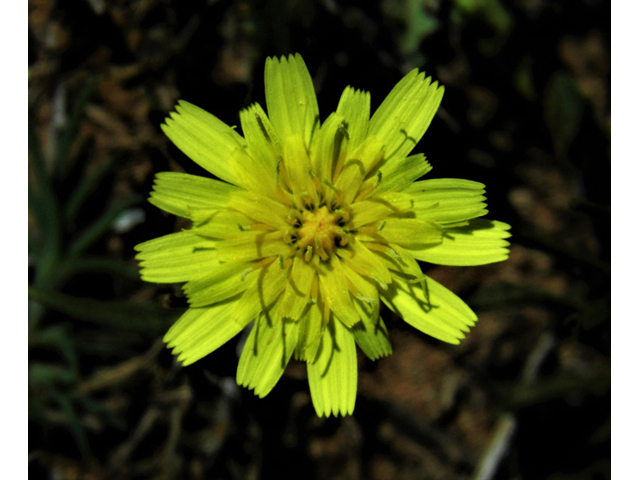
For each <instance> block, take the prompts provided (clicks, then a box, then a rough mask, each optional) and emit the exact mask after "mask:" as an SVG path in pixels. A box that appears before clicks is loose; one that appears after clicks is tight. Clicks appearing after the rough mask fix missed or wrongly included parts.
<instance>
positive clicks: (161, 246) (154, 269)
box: [135, 231, 220, 283]
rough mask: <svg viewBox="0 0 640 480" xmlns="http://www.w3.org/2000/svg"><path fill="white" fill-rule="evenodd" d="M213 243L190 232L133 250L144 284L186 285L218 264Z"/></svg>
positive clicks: (174, 235)
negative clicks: (178, 283) (185, 283)
mask: <svg viewBox="0 0 640 480" xmlns="http://www.w3.org/2000/svg"><path fill="white" fill-rule="evenodd" d="M214 247H215V242H213V241H212V240H209V239H206V238H203V237H200V236H198V235H194V234H193V233H192V232H190V231H183V232H178V233H171V234H169V235H165V236H164V237H160V238H155V239H153V240H149V241H148V242H144V243H141V244H139V245H137V246H136V247H135V249H136V250H137V251H138V252H140V253H138V255H136V259H137V260H139V261H140V276H141V277H142V279H143V280H144V281H146V282H155V283H174V282H186V281H187V280H191V279H192V278H197V277H199V276H201V275H202V274H203V273H204V272H206V271H207V269H211V268H215V267H217V266H218V264H219V263H220V262H219V260H218V254H217V252H216V251H215V250H214Z"/></svg>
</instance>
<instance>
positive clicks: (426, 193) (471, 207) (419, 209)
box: [404, 178, 487, 225]
mask: <svg viewBox="0 0 640 480" xmlns="http://www.w3.org/2000/svg"><path fill="white" fill-rule="evenodd" d="M404 192H405V193H409V194H410V195H411V198H412V199H413V208H414V211H415V212H416V216H417V217H418V218H420V219H423V220H426V221H429V222H436V223H439V224H441V225H452V224H457V223H460V222H462V223H466V222H467V220H470V219H472V218H476V217H480V216H482V215H486V214H487V209H486V203H484V201H485V200H486V198H485V197H484V195H483V193H484V185H483V184H481V183H478V182H473V181H471V180H461V179H457V178H437V179H430V180H423V181H420V182H415V183H414V184H412V185H411V186H409V187H408V188H407V189H406V190H405V191H404Z"/></svg>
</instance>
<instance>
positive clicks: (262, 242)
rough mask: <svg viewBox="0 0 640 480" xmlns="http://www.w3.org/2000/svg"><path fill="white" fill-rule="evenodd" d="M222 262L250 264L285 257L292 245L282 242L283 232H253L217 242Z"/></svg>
mask: <svg viewBox="0 0 640 480" xmlns="http://www.w3.org/2000/svg"><path fill="white" fill-rule="evenodd" d="M216 249H217V250H218V258H219V259H220V261H221V262H250V261H252V260H259V259H261V258H265V257H271V256H274V255H285V254H288V253H289V252H290V251H291V245H287V244H286V243H284V241H283V240H282V233H281V232H266V231H260V230H251V231H249V232H242V235H240V236H238V237H235V238H229V239H227V240H221V241H219V242H216Z"/></svg>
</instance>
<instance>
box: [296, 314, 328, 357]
mask: <svg viewBox="0 0 640 480" xmlns="http://www.w3.org/2000/svg"><path fill="white" fill-rule="evenodd" d="M322 332H323V325H322V312H321V311H320V307H319V306H318V304H313V305H309V307H308V308H307V309H306V310H305V311H304V313H303V315H302V318H301V319H300V330H299V331H298V348H297V349H296V352H295V354H296V359H298V360H303V361H305V362H313V361H315V359H316V357H317V353H318V348H319V347H320V343H321V339H322Z"/></svg>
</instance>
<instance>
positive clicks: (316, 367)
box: [307, 319, 358, 417]
mask: <svg viewBox="0 0 640 480" xmlns="http://www.w3.org/2000/svg"><path fill="white" fill-rule="evenodd" d="M307 375H308V377H309V389H310V390H311V400H312V402H313V406H314V407H315V410H316V413H317V414H318V416H319V417H328V416H330V415H335V416H338V415H351V414H352V413H353V409H354V408H355V405H356V391H357V388H358V358H357V356H356V346H355V341H354V339H353V335H352V334H351V332H350V331H349V330H348V329H347V327H345V326H344V325H343V324H342V323H341V322H338V321H336V320H333V319H332V320H331V321H330V322H329V324H328V326H327V328H325V330H324V334H323V336H322V340H321V345H320V348H319V350H318V358H317V359H316V361H315V362H313V363H307Z"/></svg>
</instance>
